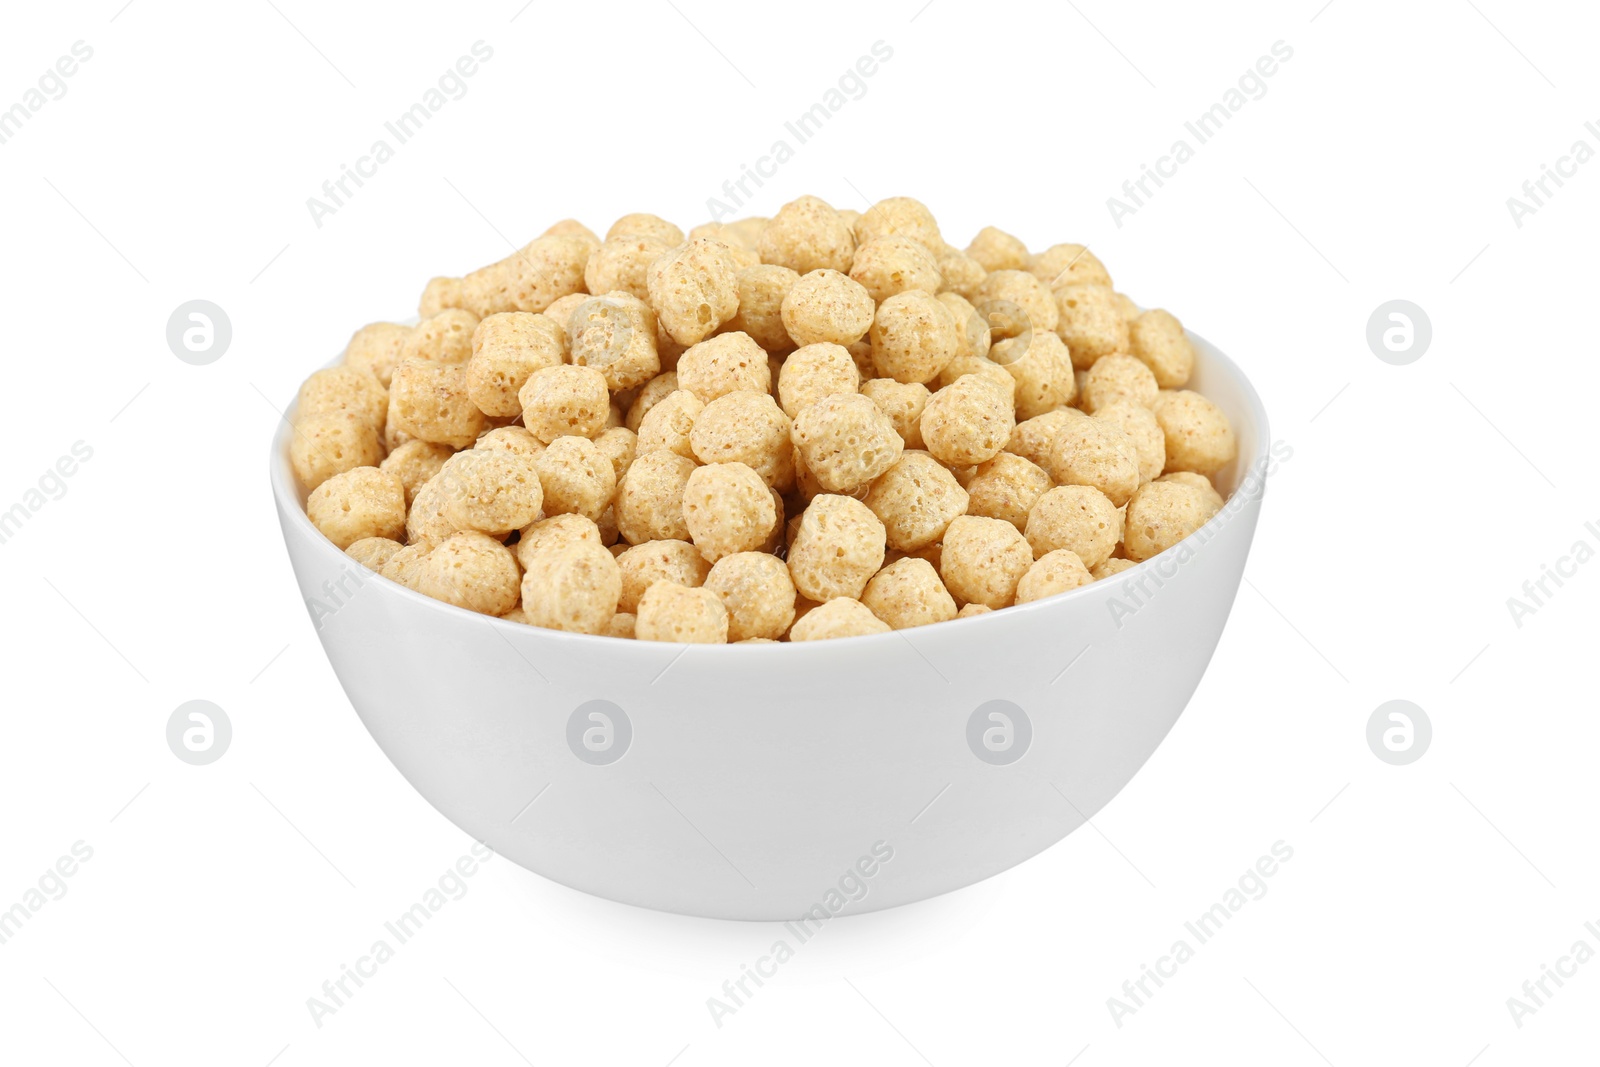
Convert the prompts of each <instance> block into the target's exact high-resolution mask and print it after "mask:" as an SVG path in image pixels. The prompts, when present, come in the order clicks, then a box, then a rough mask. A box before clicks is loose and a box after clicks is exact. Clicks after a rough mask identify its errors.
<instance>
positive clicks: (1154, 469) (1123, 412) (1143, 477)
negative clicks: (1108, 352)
mask: <svg viewBox="0 0 1600 1067" xmlns="http://www.w3.org/2000/svg"><path fill="white" fill-rule="evenodd" d="M1107 358H1110V357H1107ZM1100 362H1101V363H1104V362H1105V360H1101V361H1100ZM1096 366H1099V364H1096ZM1094 417H1095V418H1097V419H1100V420H1102V421H1104V422H1109V423H1111V424H1112V425H1113V426H1116V427H1117V428H1118V429H1120V430H1121V431H1122V432H1123V433H1125V434H1127V435H1128V440H1130V441H1132V442H1133V450H1134V452H1136V453H1137V454H1138V456H1139V482H1140V484H1141V485H1142V484H1143V483H1145V482H1148V481H1152V480H1154V479H1155V478H1156V476H1157V475H1159V474H1160V473H1161V472H1162V470H1164V469H1165V468H1166V465H1167V439H1166V435H1165V434H1164V433H1162V432H1161V423H1160V421H1159V420H1157V418H1156V413H1155V412H1154V411H1152V410H1150V409H1149V408H1147V407H1145V406H1144V405H1143V404H1130V403H1128V402H1127V401H1118V402H1117V403H1114V404H1107V405H1105V406H1104V407H1102V408H1099V409H1097V410H1096V411H1095V413H1094Z"/></svg>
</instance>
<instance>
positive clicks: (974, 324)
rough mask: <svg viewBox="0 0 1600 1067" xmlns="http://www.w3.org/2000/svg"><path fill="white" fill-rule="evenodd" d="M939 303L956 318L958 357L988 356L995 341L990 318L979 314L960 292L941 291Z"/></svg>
mask: <svg viewBox="0 0 1600 1067" xmlns="http://www.w3.org/2000/svg"><path fill="white" fill-rule="evenodd" d="M939 303H941V304H943V305H944V307H945V310H946V311H948V312H950V317H951V318H953V319H955V320H956V358H957V359H963V358H977V359H983V358H985V357H987V356H988V355H989V348H990V345H991V344H992V343H993V338H992V337H991V336H990V335H991V332H992V331H991V329H990V326H989V320H988V319H985V318H984V317H983V316H982V315H980V314H978V309H977V308H975V307H973V306H972V302H971V301H970V300H968V299H967V298H966V297H964V296H962V295H960V294H959V293H940V294H939Z"/></svg>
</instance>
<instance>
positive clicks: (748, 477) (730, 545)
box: [683, 463, 778, 563]
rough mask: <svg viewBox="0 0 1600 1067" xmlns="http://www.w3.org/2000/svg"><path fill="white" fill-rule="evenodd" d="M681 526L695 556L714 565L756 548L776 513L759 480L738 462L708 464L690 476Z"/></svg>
mask: <svg viewBox="0 0 1600 1067" xmlns="http://www.w3.org/2000/svg"><path fill="white" fill-rule="evenodd" d="M683 521H684V523H685V525H687V526H688V528H689V539H690V540H691V541H693V542H694V546H695V547H696V548H698V549H699V550H700V554H701V555H703V556H705V558H706V559H708V560H710V561H711V562H713V563H715V562H716V561H717V560H719V559H721V558H722V557H724V556H731V555H733V554H734V553H735V552H754V551H756V550H758V549H760V548H761V547H762V546H763V545H764V544H766V541H767V538H768V537H769V536H770V535H771V533H772V531H773V529H774V528H775V527H776V526H777V524H778V513H777V508H776V507H775V506H774V504H773V499H772V492H771V490H769V489H768V488H767V483H766V482H764V481H762V479H761V475H759V474H757V473H756V472H755V471H753V470H751V469H750V468H749V467H748V466H746V465H745V464H743V463H712V464H709V465H707V466H704V467H696V468H695V469H694V470H693V471H692V472H691V473H690V474H689V479H688V481H687V482H686V483H685V484H684V488H683Z"/></svg>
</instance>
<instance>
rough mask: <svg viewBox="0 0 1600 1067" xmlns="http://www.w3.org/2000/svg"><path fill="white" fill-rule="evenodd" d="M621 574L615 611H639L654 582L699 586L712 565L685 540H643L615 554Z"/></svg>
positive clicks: (690, 586)
mask: <svg viewBox="0 0 1600 1067" xmlns="http://www.w3.org/2000/svg"><path fill="white" fill-rule="evenodd" d="M617 567H618V568H619V569H620V571H621V573H622V595H621V596H620V597H619V598H618V600H617V610H618V611H638V610H639V598H640V597H642V596H644V592H645V590H646V589H649V588H650V587H651V586H652V585H654V584H656V583H657V582H673V583H675V584H677V585H684V586H688V587H689V588H691V589H694V588H697V587H699V586H700V585H701V584H702V583H703V582H704V581H705V580H706V575H707V574H709V573H710V571H711V563H710V562H709V561H708V560H707V559H706V558H705V557H704V556H703V555H701V554H700V550H699V549H698V548H696V547H695V546H694V545H691V544H690V543H689V542H687V541H673V540H663V541H646V542H644V543H643V544H639V545H632V546H630V547H627V548H625V549H624V550H623V551H622V552H621V553H619V554H618V555H617Z"/></svg>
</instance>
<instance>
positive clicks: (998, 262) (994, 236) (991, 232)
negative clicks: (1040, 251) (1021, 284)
mask: <svg viewBox="0 0 1600 1067" xmlns="http://www.w3.org/2000/svg"><path fill="white" fill-rule="evenodd" d="M967 255H969V256H971V257H972V258H973V259H975V260H977V261H978V262H979V263H981V264H982V265H983V269H984V270H986V271H988V270H1027V269H1028V268H1030V267H1031V266H1033V255H1032V253H1030V252H1029V251H1028V246H1027V245H1025V244H1023V243H1022V239H1021V238H1019V237H1013V236H1011V235H1010V234H1009V233H1007V232H1006V231H1004V230H1002V229H998V228H997V227H994V226H985V227H984V228H983V229H981V230H979V231H978V233H977V235H976V236H975V237H973V238H972V243H971V244H969V245H967Z"/></svg>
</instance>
